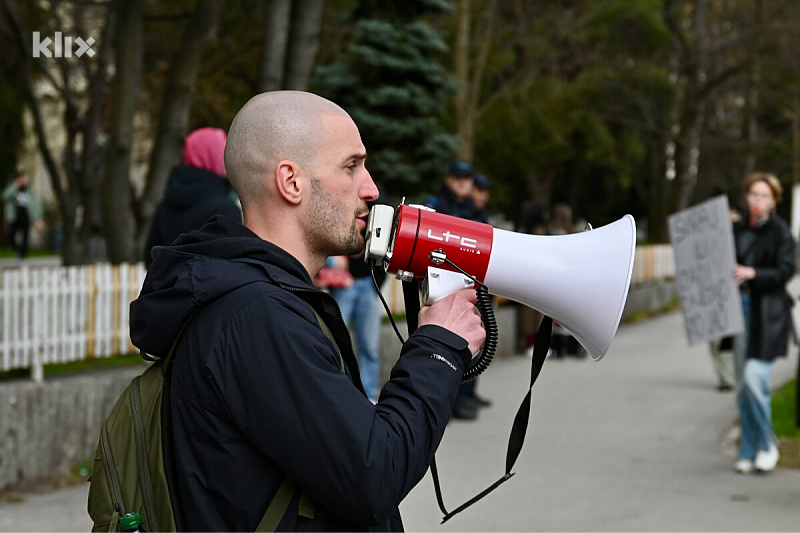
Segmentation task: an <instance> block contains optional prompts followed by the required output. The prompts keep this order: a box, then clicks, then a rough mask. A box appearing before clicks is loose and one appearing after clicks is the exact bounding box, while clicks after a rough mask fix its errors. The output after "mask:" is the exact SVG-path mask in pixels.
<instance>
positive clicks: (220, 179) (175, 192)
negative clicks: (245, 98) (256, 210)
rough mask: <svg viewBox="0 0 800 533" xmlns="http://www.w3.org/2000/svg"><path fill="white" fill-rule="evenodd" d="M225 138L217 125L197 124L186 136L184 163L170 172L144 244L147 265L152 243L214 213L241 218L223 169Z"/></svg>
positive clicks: (168, 238) (188, 228)
mask: <svg viewBox="0 0 800 533" xmlns="http://www.w3.org/2000/svg"><path fill="white" fill-rule="evenodd" d="M226 140H227V135H226V134H225V131H224V130H221V129H219V128H200V129H197V130H194V131H193V132H191V133H190V134H189V135H187V136H186V140H185V141H184V145H183V164H182V165H178V166H177V167H175V168H173V169H172V171H171V172H170V175H169V181H168V182H167V191H166V193H165V194H164V198H163V200H162V201H161V203H160V204H159V206H158V209H157V210H156V215H155V217H154V218H153V225H152V227H151V228H150V236H149V237H148V239H147V244H146V245H145V249H144V261H145V264H146V265H147V266H148V267H149V266H150V263H152V261H153V255H152V254H153V248H154V247H156V246H166V245H170V244H172V243H173V241H175V239H177V238H178V236H179V235H181V234H183V233H188V232H190V231H192V230H194V229H199V228H200V227H202V226H203V224H205V222H206V220H208V219H209V218H211V217H212V216H214V215H225V216H228V217H230V218H232V219H234V220H236V221H237V222H241V221H242V212H241V209H240V208H239V206H238V205H236V202H234V200H233V196H232V194H231V191H232V189H231V186H230V184H229V182H228V179H227V173H226V172H225V142H226Z"/></svg>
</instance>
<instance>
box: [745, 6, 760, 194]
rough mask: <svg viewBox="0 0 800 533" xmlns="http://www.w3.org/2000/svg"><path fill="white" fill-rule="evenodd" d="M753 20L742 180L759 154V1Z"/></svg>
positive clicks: (749, 172)
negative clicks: (754, 26)
mask: <svg viewBox="0 0 800 533" xmlns="http://www.w3.org/2000/svg"><path fill="white" fill-rule="evenodd" d="M755 19H756V35H755V38H754V39H753V41H754V42H753V46H752V47H751V48H750V53H751V56H750V70H749V76H748V79H747V157H746V158H745V164H744V173H743V174H742V179H744V177H745V176H748V175H750V174H751V173H752V172H753V171H754V170H755V168H756V162H757V161H758V152H759V135H758V105H759V91H760V89H761V46H762V42H763V31H762V29H761V28H762V23H763V19H764V4H763V2H761V0H759V1H757V2H756V16H755Z"/></svg>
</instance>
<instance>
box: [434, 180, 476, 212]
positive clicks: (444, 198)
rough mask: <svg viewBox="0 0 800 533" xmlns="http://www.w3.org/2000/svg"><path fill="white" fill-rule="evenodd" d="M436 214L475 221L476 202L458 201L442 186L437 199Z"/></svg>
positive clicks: (469, 198) (470, 200) (466, 199)
mask: <svg viewBox="0 0 800 533" xmlns="http://www.w3.org/2000/svg"><path fill="white" fill-rule="evenodd" d="M435 209H436V212H437V213H443V214H445V215H451V216H454V217H458V218H466V219H467V220H474V214H475V202H473V201H472V198H471V197H469V196H467V197H466V198H461V199H458V198H456V196H455V195H454V194H453V193H452V191H451V190H450V189H448V188H447V186H446V185H443V186H442V190H441V191H439V196H437V198H436V208H435Z"/></svg>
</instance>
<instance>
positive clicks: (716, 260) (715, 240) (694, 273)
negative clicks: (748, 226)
mask: <svg viewBox="0 0 800 533" xmlns="http://www.w3.org/2000/svg"><path fill="white" fill-rule="evenodd" d="M669 234H670V240H671V241H672V247H673V249H674V253H675V282H676V284H677V287H678V297H679V298H680V301H681V307H682V308H683V318H684V321H685V323H686V335H687V337H688V339H689V344H695V343H698V342H702V341H708V340H712V339H720V338H722V337H727V336H729V335H734V334H736V333H739V332H741V331H742V330H743V329H744V319H743V317H742V306H741V303H740V300H739V288H738V285H737V284H736V281H735V280H734V279H733V267H734V264H735V262H734V257H735V254H734V244H733V231H732V229H731V217H730V210H729V208H728V199H727V198H726V197H725V196H718V197H715V198H712V199H711V200H708V201H706V202H703V203H701V204H698V205H696V206H694V207H690V208H689V209H685V210H683V211H680V212H678V213H675V214H674V215H671V216H670V217H669Z"/></svg>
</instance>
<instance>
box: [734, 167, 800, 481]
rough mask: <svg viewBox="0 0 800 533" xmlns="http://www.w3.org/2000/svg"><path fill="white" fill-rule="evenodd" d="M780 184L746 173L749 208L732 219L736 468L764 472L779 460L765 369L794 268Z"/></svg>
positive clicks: (780, 342)
mask: <svg viewBox="0 0 800 533" xmlns="http://www.w3.org/2000/svg"><path fill="white" fill-rule="evenodd" d="M782 194H783V189H782V187H781V184H780V182H779V181H778V178H776V177H775V176H774V175H772V174H768V173H762V172H758V173H754V174H751V175H750V176H749V177H748V179H747V181H746V183H745V199H746V201H747V207H748V213H747V214H746V216H744V217H742V220H740V221H738V222H736V223H734V226H733V231H734V239H735V242H736V260H737V264H736V266H735V267H734V269H733V276H734V279H735V280H736V281H737V283H739V287H740V293H741V298H742V310H743V312H744V319H745V331H744V333H742V334H740V335H738V336H737V337H736V340H735V343H734V353H735V358H736V384H737V391H736V402H737V404H738V407H739V414H740V417H741V426H742V436H741V441H740V446H739V454H738V458H737V461H736V465H735V467H736V471H737V472H740V473H748V472H751V471H753V469H756V470H759V471H762V472H768V471H770V470H772V469H774V468H775V465H776V464H777V463H778V457H779V454H778V448H777V446H776V442H777V438H776V437H775V432H774V430H773V428H772V408H771V403H772V398H771V396H770V373H771V371H772V364H773V362H774V360H775V358H777V357H781V356H785V355H786V352H787V348H788V339H789V334H790V333H793V332H794V325H793V322H792V313H791V306H792V301H791V298H790V296H789V295H788V294H787V292H786V284H787V283H788V281H789V279H791V277H792V276H793V275H794V273H795V249H794V247H795V245H794V240H793V239H792V234H791V230H790V229H789V226H788V224H787V223H786V222H785V221H784V220H783V219H781V218H780V217H779V216H778V215H776V214H775V207H776V205H777V204H778V203H780V201H781V197H782Z"/></svg>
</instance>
